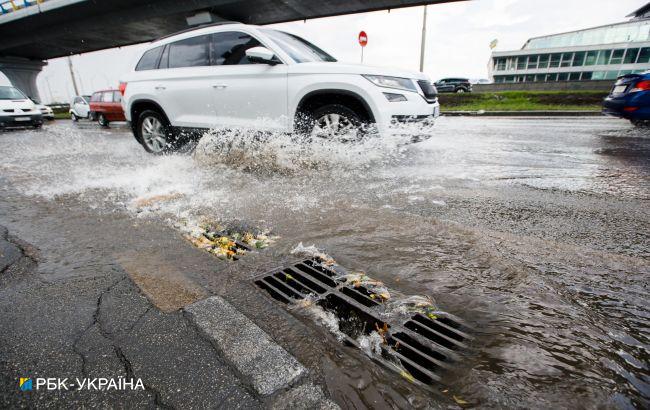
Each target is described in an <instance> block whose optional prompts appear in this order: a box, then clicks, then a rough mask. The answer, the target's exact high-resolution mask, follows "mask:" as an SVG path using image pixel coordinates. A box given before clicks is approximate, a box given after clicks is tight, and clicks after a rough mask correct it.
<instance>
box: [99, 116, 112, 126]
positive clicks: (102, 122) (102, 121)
mask: <svg viewBox="0 0 650 410" xmlns="http://www.w3.org/2000/svg"><path fill="white" fill-rule="evenodd" d="M97 123H98V124H99V125H101V126H102V127H108V125H109V124H110V122H109V121H108V120H107V119H106V117H105V116H104V114H101V113H100V114H98V115H97Z"/></svg>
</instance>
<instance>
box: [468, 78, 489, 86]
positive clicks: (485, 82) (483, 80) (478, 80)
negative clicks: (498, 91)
mask: <svg viewBox="0 0 650 410" xmlns="http://www.w3.org/2000/svg"><path fill="white" fill-rule="evenodd" d="M470 82H471V83H472V85H476V84H492V81H490V80H488V79H487V78H478V79H476V80H471V81H470Z"/></svg>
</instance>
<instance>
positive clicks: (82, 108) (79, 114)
mask: <svg viewBox="0 0 650 410" xmlns="http://www.w3.org/2000/svg"><path fill="white" fill-rule="evenodd" d="M89 101H90V96H89V95H77V96H76V97H74V99H73V100H72V104H70V118H71V119H72V121H78V120H79V119H80V118H90V105H89V103H88V102H89Z"/></svg>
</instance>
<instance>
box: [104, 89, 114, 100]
mask: <svg viewBox="0 0 650 410" xmlns="http://www.w3.org/2000/svg"><path fill="white" fill-rule="evenodd" d="M102 102H113V92H112V91H109V92H106V93H104V94H103V95H102Z"/></svg>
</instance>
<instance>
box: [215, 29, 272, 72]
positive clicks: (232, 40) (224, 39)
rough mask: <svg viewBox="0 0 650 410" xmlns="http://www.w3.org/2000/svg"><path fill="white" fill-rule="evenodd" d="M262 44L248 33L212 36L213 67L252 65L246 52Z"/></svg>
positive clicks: (229, 32)
mask: <svg viewBox="0 0 650 410" xmlns="http://www.w3.org/2000/svg"><path fill="white" fill-rule="evenodd" d="M261 45H262V44H261V43H260V42H259V41H257V39H255V38H253V37H251V36H250V35H248V34H246V33H238V32H236V31H228V32H225V33H215V34H213V35H212V42H211V46H210V48H211V50H210V52H211V55H212V65H235V64H252V63H251V61H249V60H248V57H247V56H246V50H248V49H249V48H253V47H259V46H261Z"/></svg>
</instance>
